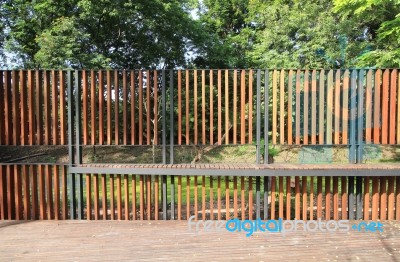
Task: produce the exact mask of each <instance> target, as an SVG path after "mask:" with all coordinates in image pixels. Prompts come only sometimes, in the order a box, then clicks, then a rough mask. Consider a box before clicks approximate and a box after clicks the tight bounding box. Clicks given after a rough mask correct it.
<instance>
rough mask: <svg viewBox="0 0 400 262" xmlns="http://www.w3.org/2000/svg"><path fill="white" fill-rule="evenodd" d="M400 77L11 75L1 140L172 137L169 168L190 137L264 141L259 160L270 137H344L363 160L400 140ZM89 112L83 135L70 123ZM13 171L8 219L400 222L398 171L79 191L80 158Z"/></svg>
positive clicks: (4, 191)
mask: <svg viewBox="0 0 400 262" xmlns="http://www.w3.org/2000/svg"><path fill="white" fill-rule="evenodd" d="M398 74H399V71H398V70H397V69H384V70H381V69H370V70H363V69H357V70H355V69H354V70H251V69H250V70H159V71H152V70H130V71H118V70H114V71H103V70H100V71H41V70H36V71H24V70H22V71H0V76H1V77H0V78H1V79H2V80H3V81H0V148H1V147H2V146H42V145H56V146H62V145H68V135H71V134H72V135H74V134H75V135H77V136H78V139H79V143H82V145H95V146H96V145H109V146H114V145H125V146H143V145H156V146H163V148H164V149H166V147H167V146H168V147H169V151H168V152H167V150H163V157H162V162H163V163H166V162H170V163H172V162H174V157H173V152H174V148H175V147H176V146H179V145H191V146H193V145H195V146H202V145H254V146H256V147H257V150H256V154H257V155H256V156H255V158H254V161H255V162H257V163H260V162H262V161H263V162H264V163H267V159H268V158H267V157H264V160H261V159H262V155H263V154H264V155H268V144H272V145H278V146H283V145H285V146H286V145H298V146H302V147H308V146H309V147H313V146H314V147H316V146H326V147H333V146H342V147H344V148H345V149H346V150H348V161H349V162H350V163H361V162H362V161H363V156H364V147H365V145H368V144H371V145H397V144H398V143H400V128H399V123H400V103H399V101H400V90H398V89H399V88H400V78H399V75H398ZM77 91H78V92H79V93H78V94H79V95H78V96H76V94H77V93H76V92H77ZM74 97H75V98H77V99H76V100H75V101H74ZM72 103H73V104H74V105H72ZM68 105H69V107H68ZM76 106H77V107H76ZM78 111H81V112H82V113H81V114H77V115H78V116H79V119H78V122H77V123H79V125H81V127H82V129H79V131H77V129H76V128H75V127H74V125H72V124H71V121H70V123H69V124H71V125H70V126H69V127H68V121H67V119H68V114H70V117H71V116H74V115H75V114H76V113H77V112H78ZM70 119H71V118H70ZM68 130H70V132H69V133H68ZM70 138H71V137H70ZM262 140H264V141H262ZM79 143H75V144H79ZM263 143H264V145H265V144H266V146H263ZM70 145H72V142H71V143H70ZM21 148H22V149H21V150H23V148H24V147H21ZM261 149H263V150H261ZM264 149H265V150H264ZM168 154H169V156H170V158H169V160H168V159H167V155H168ZM70 155H71V154H70ZM70 160H71V157H70ZM384 160H388V159H384ZM0 171H1V173H0V178H1V179H0V183H1V184H0V218H1V219H69V218H75V217H76V214H75V213H76V212H78V213H80V212H82V213H81V214H78V217H81V218H87V219H187V218H188V217H189V216H190V215H195V216H196V217H198V218H202V219H205V218H207V219H220V218H222V219H226V218H230V217H239V218H242V219H244V218H250V219H254V218H258V217H261V218H264V219H266V218H271V219H275V218H284V219H294V218H296V219H316V218H325V219H346V218H350V219H353V218H357V219H360V218H363V219H383V220H385V219H399V218H400V185H399V183H400V180H399V179H398V178H399V177H373V178H369V177H357V178H354V177H346V176H342V177H323V176H318V177H309V176H304V177H294V176H293V177H271V178H270V179H268V178H265V177H253V176H251V174H249V177H235V176H231V177H215V176H214V177H212V176H207V174H205V175H204V176H150V175H141V176H139V175H134V174H127V175H115V174H83V175H76V179H78V181H79V180H82V184H80V185H81V186H80V187H78V188H76V187H75V184H74V183H71V181H70V179H71V177H72V176H75V175H72V174H68V165H58V164H52V165H49V164H45V163H42V164H40V163H32V164H22V163H8V164H6V163H3V164H1V169H0ZM188 175H189V174H188ZM167 185H168V186H167ZM79 196H82V200H83V201H81V199H80V197H79ZM75 201H77V202H78V205H80V207H79V208H76V209H75V208H71V206H72V207H75V206H76V203H75ZM356 203H362V205H356ZM106 214H107V215H106Z"/></svg>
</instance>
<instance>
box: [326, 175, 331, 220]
mask: <svg viewBox="0 0 400 262" xmlns="http://www.w3.org/2000/svg"><path fill="white" fill-rule="evenodd" d="M325 219H326V220H330V219H331V177H325Z"/></svg>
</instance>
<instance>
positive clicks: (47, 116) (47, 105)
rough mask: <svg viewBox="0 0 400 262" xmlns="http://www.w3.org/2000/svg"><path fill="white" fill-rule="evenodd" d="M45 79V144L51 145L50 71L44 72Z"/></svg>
mask: <svg viewBox="0 0 400 262" xmlns="http://www.w3.org/2000/svg"><path fill="white" fill-rule="evenodd" d="M43 74H44V76H43V78H44V89H43V90H44V109H43V110H44V143H45V145H50V144H51V143H50V140H51V109H50V106H51V105H50V103H51V102H50V76H49V72H48V71H46V70H45V71H43Z"/></svg>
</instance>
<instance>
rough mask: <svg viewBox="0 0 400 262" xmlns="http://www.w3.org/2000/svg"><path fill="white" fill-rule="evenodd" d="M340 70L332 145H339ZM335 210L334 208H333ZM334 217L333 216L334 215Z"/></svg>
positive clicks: (337, 72) (336, 81)
mask: <svg viewBox="0 0 400 262" xmlns="http://www.w3.org/2000/svg"><path fill="white" fill-rule="evenodd" d="M340 84H341V81H340V70H336V74H335V90H334V93H335V98H334V104H335V105H334V112H335V113H334V125H335V127H334V130H333V131H334V143H335V144H336V145H338V144H340V122H341V119H340V109H341V107H340ZM334 208H335V206H334ZM334 216H335V214H334Z"/></svg>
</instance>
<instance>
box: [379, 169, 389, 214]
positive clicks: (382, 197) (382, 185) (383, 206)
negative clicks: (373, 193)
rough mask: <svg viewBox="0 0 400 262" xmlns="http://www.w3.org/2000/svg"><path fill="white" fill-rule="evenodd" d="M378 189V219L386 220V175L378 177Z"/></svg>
mask: <svg viewBox="0 0 400 262" xmlns="http://www.w3.org/2000/svg"><path fill="white" fill-rule="evenodd" d="M379 182H380V183H379V184H380V190H379V195H380V197H379V201H380V203H379V211H380V212H379V213H380V214H379V219H380V220H386V219H387V216H386V214H387V213H386V211H387V210H386V207H387V193H386V177H384V176H383V177H380V181H379Z"/></svg>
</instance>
